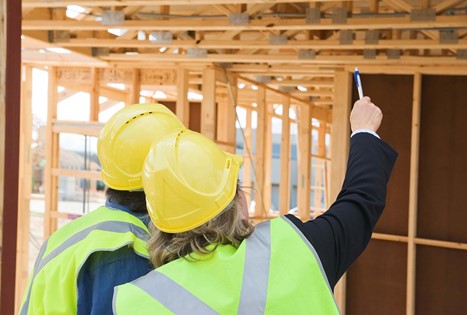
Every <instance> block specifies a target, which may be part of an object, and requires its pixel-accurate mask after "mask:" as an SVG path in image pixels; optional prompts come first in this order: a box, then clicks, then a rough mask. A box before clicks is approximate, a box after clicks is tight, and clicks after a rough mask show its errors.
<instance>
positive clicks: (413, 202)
mask: <svg viewBox="0 0 467 315" xmlns="http://www.w3.org/2000/svg"><path fill="white" fill-rule="evenodd" d="M421 90H422V76H421V74H420V73H415V74H414V83H413V103H412V131H411V145H410V177H409V228H408V244H407V304H406V307H407V308H406V314H407V315H413V314H415V275H416V270H415V269H416V265H415V263H416V246H417V245H416V244H415V238H416V237H417V206H418V204H417V202H418V161H419V159H418V158H419V144H420V111H421V110H420V102H421Z"/></svg>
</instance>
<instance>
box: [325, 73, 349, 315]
mask: <svg viewBox="0 0 467 315" xmlns="http://www.w3.org/2000/svg"><path fill="white" fill-rule="evenodd" d="M334 80H335V81H334V82H335V86H337V87H339V88H337V89H335V91H334V105H333V108H332V137H331V152H332V170H331V191H330V195H331V202H333V201H334V200H335V199H336V197H337V195H338V193H339V191H340V189H341V187H342V182H343V180H344V176H345V172H346V167H347V157H348V153H349V144H350V138H349V131H350V122H349V117H350V108H351V104H350V103H351V101H352V88H351V87H352V74H351V73H350V72H345V71H339V72H336V75H335V79H334ZM334 295H335V298H336V302H337V305H338V306H339V308H340V310H341V313H342V314H345V275H344V276H343V277H342V278H341V280H340V281H339V282H338V284H337V285H336V287H335V289H334Z"/></svg>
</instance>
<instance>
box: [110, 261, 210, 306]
mask: <svg viewBox="0 0 467 315" xmlns="http://www.w3.org/2000/svg"><path fill="white" fill-rule="evenodd" d="M132 284H133V285H135V286H136V287H138V288H140V289H141V290H143V291H144V292H146V293H147V294H149V295H150V296H151V297H152V298H153V299H155V300H157V301H158V302H159V303H161V304H162V305H164V306H165V307H166V308H168V309H169V310H170V311H172V312H173V313H175V314H195V315H204V314H206V315H210V314H213V315H214V314H218V313H217V312H216V311H214V310H213V309H212V308H211V307H210V306H209V305H207V304H206V303H204V302H203V301H201V300H200V299H198V298H197V297H196V296H194V295H193V294H191V293H190V292H189V291H188V290H187V289H185V288H184V287H182V286H181V285H179V284H178V283H177V282H175V281H173V280H172V279H170V278H169V277H167V276H166V275H164V274H163V273H160V272H159V271H157V270H154V271H151V272H150V273H149V274H147V275H146V276H144V277H142V278H139V279H136V280H135V281H133V282H132ZM114 303H115V301H114ZM112 308H113V309H114V311H115V310H116V306H115V305H114V306H113V307H112ZM115 314H116V313H115Z"/></svg>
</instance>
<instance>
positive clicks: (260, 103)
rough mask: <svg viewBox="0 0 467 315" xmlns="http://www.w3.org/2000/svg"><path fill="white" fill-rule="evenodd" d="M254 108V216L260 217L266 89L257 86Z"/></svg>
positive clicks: (261, 209)
mask: <svg viewBox="0 0 467 315" xmlns="http://www.w3.org/2000/svg"><path fill="white" fill-rule="evenodd" d="M256 104H257V105H256V108H257V112H258V119H257V122H258V123H257V126H256V155H255V189H256V191H255V217H257V218H258V217H261V216H262V215H263V214H265V213H266V209H265V206H264V200H263V198H264V196H263V192H264V190H263V189H264V159H265V150H264V149H265V139H264V137H265V134H266V120H267V105H266V104H267V103H266V89H265V88H264V87H262V86H260V87H258V91H257V100H256Z"/></svg>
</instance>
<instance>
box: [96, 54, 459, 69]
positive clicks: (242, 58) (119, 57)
mask: <svg viewBox="0 0 467 315" xmlns="http://www.w3.org/2000/svg"><path fill="white" fill-rule="evenodd" d="M101 58H102V59H104V60H106V61H108V62H116V61H120V62H121V61H131V62H134V64H133V66H135V67H138V62H144V61H146V62H147V61H151V62H152V63H154V64H157V63H164V62H167V61H171V62H184V61H188V62H202V63H203V62H204V63H206V62H226V63H230V62H243V63H250V62H258V63H269V64H274V63H288V64H300V65H303V64H315V65H336V64H338V65H346V64H352V65H355V64H358V65H365V64H380V65H385V64H386V65H427V64H428V65H448V64H451V65H454V64H461V65H465V64H467V59H457V58H456V57H430V56H401V57H400V58H399V59H389V58H388V57H387V56H376V57H375V58H374V59H367V58H364V57H363V56H358V55H355V56H347V55H346V56H316V57H315V58H313V59H301V58H299V57H298V55H297V54H293V55H291V54H287V55H286V54H275V55H266V54H261V55H259V54H258V55H230V54H208V55H207V56H206V57H199V58H193V57H189V56H187V55H164V54H136V55H135V54H131V55H128V54H110V55H108V56H102V57H101Z"/></svg>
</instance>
